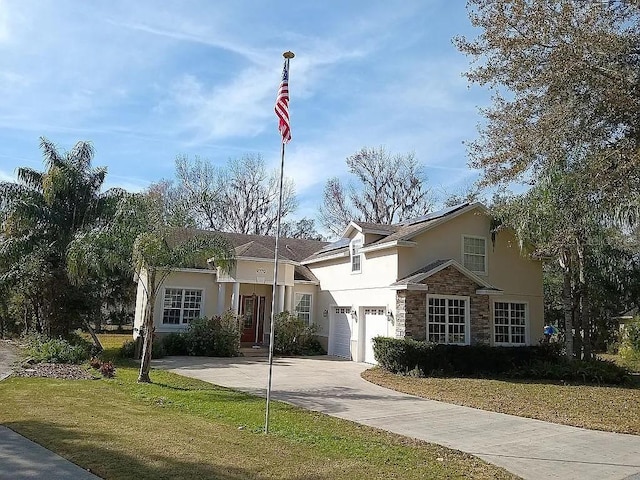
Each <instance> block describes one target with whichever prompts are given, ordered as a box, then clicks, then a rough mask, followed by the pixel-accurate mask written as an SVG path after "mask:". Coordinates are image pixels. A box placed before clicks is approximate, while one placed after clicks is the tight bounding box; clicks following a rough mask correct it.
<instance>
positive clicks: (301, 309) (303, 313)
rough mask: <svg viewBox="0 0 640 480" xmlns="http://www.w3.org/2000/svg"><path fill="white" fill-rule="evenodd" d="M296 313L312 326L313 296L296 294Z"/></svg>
mask: <svg viewBox="0 0 640 480" xmlns="http://www.w3.org/2000/svg"><path fill="white" fill-rule="evenodd" d="M294 311H295V312H296V315H297V316H298V318H299V319H300V320H302V321H303V322H304V323H306V324H307V325H311V294H310V293H296V298H295V306H294Z"/></svg>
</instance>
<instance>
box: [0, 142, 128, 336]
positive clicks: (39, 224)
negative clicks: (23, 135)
mask: <svg viewBox="0 0 640 480" xmlns="http://www.w3.org/2000/svg"><path fill="white" fill-rule="evenodd" d="M40 148H41V149H42V153H43V159H44V164H45V170H44V171H42V172H40V171H37V170H34V169H31V168H19V169H18V172H17V176H18V182H2V183H0V198H2V199H3V204H2V210H3V215H2V219H1V220H2V225H1V229H0V257H1V258H2V259H3V260H2V262H1V265H0V272H1V274H0V282H3V283H5V284H8V285H15V284H16V282H18V281H20V282H23V283H24V282H27V283H29V284H30V285H31V287H32V288H31V289H30V290H32V291H33V292H35V293H34V295H35V298H34V299H33V302H34V303H35V306H34V311H35V312H36V320H37V323H38V324H39V326H40V329H41V330H42V331H43V332H45V333H47V334H49V335H66V334H67V333H68V332H69V329H70V328H71V326H72V325H73V323H74V321H77V320H78V319H79V317H80V315H81V314H82V312H85V311H86V310H87V308H88V303H89V302H87V295H86V293H87V292H84V291H83V290H82V289H81V288H79V287H77V286H74V285H72V283H71V282H70V281H69V277H68V275H67V271H66V263H67V262H66V253H67V248H68V246H69V244H70V243H71V242H72V240H73V239H74V237H76V236H77V235H79V234H80V233H81V232H83V231H84V230H87V229H89V228H91V227H93V226H94V225H96V224H98V223H105V222H107V221H108V218H109V216H110V214H112V212H113V208H114V205H115V199H116V198H117V197H118V195H119V192H117V191H107V192H104V193H101V189H102V186H103V184H104V180H105V177H106V173H107V171H106V169H105V168H102V167H100V168H93V167H92V166H91V162H92V160H93V156H94V150H93V147H92V145H91V144H90V143H89V142H84V141H81V142H78V143H76V145H75V146H74V147H73V148H72V149H71V150H69V151H68V152H64V153H60V152H59V151H58V150H57V149H56V147H55V145H54V144H53V143H51V142H50V141H49V140H47V139H46V138H41V139H40ZM36 260H37V262H36ZM34 263H36V264H37V265H38V268H37V270H38V272H37V273H38V275H33V274H34V273H36V272H35V270H36V269H31V270H29V268H30V266H33V265H34Z"/></svg>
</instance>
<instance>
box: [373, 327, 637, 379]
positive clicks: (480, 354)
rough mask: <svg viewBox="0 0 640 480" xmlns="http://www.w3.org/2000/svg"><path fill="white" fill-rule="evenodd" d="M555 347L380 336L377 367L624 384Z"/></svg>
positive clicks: (617, 372)
mask: <svg viewBox="0 0 640 480" xmlns="http://www.w3.org/2000/svg"><path fill="white" fill-rule="evenodd" d="M560 348H561V347H560V346H558V345H557V344H556V345H554V344H546V345H537V346H527V347H491V346H488V345H467V346H461V345H441V344H434V343H427V342H418V341H416V340H411V339H395V338H386V337H376V338H374V339H373V351H374V355H375V358H376V360H377V361H378V364H379V365H380V366H381V367H382V368H384V369H385V370H388V371H390V372H392V373H399V374H403V375H407V374H412V375H418V376H454V375H461V376H499V377H509V378H531V379H548V380H563V381H571V382H585V383H610V384H620V383H625V382H628V381H630V379H631V377H630V376H629V373H628V372H627V371H626V370H625V369H624V368H621V367H618V366H617V365H615V364H613V363H611V362H605V361H603V360H591V361H583V360H574V361H570V360H569V359H567V358H566V357H565V356H563V355H562V352H561V349H560Z"/></svg>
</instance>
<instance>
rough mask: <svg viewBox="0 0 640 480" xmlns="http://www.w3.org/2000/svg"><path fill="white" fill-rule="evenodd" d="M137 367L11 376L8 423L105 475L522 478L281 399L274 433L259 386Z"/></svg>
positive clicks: (0, 394)
mask: <svg viewBox="0 0 640 480" xmlns="http://www.w3.org/2000/svg"><path fill="white" fill-rule="evenodd" d="M113 340H114V343H116V342H115V340H116V339H113ZM105 343H107V342H105ZM105 347H107V345H105ZM110 347H111V348H114V347H115V345H113V346H110ZM107 348H109V347H107ZM136 378H137V368H136V367H135V364H132V363H123V364H120V365H119V366H118V370H117V376H116V378H114V379H110V380H107V379H99V380H75V381H69V380H57V379H44V378H17V377H11V378H9V379H7V380H5V381H3V382H2V383H1V384H0V405H2V408H1V409H0V423H2V424H3V425H5V426H7V427H9V428H11V429H13V430H15V431H17V432H19V433H21V434H23V435H25V436H26V437H28V438H31V439H32V440H34V441H36V442H37V443H40V444H41V445H44V446H45V447H47V448H50V449H51V450H53V451H55V452H57V453H59V454H61V455H62V456H64V457H66V458H68V459H70V460H71V461H73V462H75V463H77V464H78V465H81V466H82V467H85V468H90V469H91V471H92V472H94V473H96V474H97V475H99V476H101V477H103V478H108V479H120V478H121V479H130V478H140V479H142V478H153V479H178V478H185V479H187V478H216V479H240V478H259V479H260V478H261V479H267V478H278V479H325V478H326V479H358V478H362V479H374V478H402V479H413V478H415V479H418V478H513V476H512V475H511V474H509V473H508V472H506V471H504V470H502V469H500V468H498V467H494V466H492V465H489V464H486V463H484V462H483V461H481V460H479V459H477V458H475V457H472V456H470V455H466V454H463V453H460V452H456V451H453V450H449V449H446V448H444V447H439V446H435V445H430V444H427V443H424V442H418V441H414V440H411V439H407V438H404V437H400V436H397V435H393V434H390V433H385V432H382V431H379V430H375V429H372V428H369V427H364V426H359V425H357V424H354V423H351V422H347V421H344V420H340V419H336V418H332V417H328V416H325V415H322V414H319V413H313V412H307V411H304V410H301V409H298V408H295V407H292V406H289V405H286V404H282V403H278V402H274V404H273V406H272V417H271V431H272V434H270V435H269V436H265V435H264V434H263V433H262V430H261V429H262V425H263V421H264V399H262V398H258V397H253V396H250V395H246V394H243V393H238V392H235V391H232V390H228V389H224V388H219V387H216V386H214V385H211V384H208V383H204V382H200V381H197V380H192V379H187V378H184V377H181V376H179V375H175V374H172V373H170V372H165V371H155V370H154V371H153V372H152V378H153V380H154V382H155V383H154V384H151V385H146V384H137V383H136Z"/></svg>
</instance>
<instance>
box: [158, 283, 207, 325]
mask: <svg viewBox="0 0 640 480" xmlns="http://www.w3.org/2000/svg"><path fill="white" fill-rule="evenodd" d="M167 290H180V292H181V299H180V320H179V322H178V323H165V321H164V312H165V310H167V308H166V307H165V298H166V295H167ZM189 290H194V291H199V292H200V309H199V311H198V316H197V317H195V318H200V317H202V313H203V308H204V294H205V292H204V289H203V288H200V287H174V286H167V287H164V288H163V289H162V316H161V318H160V323H161V325H162V326H163V327H180V326H184V325H189V323H190V322H188V321H186V320H185V318H184V312H185V308H184V300H185V292H186V291H189ZM169 310H173V308H169ZM188 310H189V311H191V310H194V309H188Z"/></svg>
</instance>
